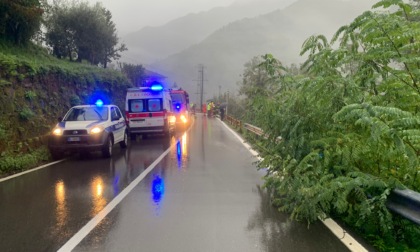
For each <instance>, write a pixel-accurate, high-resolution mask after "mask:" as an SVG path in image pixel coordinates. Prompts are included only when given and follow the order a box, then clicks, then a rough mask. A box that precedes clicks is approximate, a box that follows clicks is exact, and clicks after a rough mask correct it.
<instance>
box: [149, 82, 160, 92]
mask: <svg viewBox="0 0 420 252" xmlns="http://www.w3.org/2000/svg"><path fill="white" fill-rule="evenodd" d="M150 89H151V90H152V91H162V90H163V86H162V85H160V84H153V85H152V86H151V87H150Z"/></svg>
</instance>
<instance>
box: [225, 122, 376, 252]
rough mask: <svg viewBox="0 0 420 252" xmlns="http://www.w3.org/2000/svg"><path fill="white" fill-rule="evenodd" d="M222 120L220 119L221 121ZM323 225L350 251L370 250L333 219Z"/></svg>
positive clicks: (249, 148) (243, 142) (248, 147)
mask: <svg viewBox="0 0 420 252" xmlns="http://www.w3.org/2000/svg"><path fill="white" fill-rule="evenodd" d="M219 120H220V119H219ZM221 122H222V123H223V125H224V126H225V127H226V128H227V129H229V130H230V132H232V134H233V135H235V136H236V137H237V138H238V139H239V141H240V142H241V143H242V144H243V145H244V146H245V147H246V148H247V149H248V150H249V151H250V152H251V154H252V155H254V156H255V157H257V158H258V160H260V161H261V160H262V158H261V157H260V155H259V154H258V152H256V151H255V150H253V149H252V147H251V146H250V145H249V144H247V143H246V142H245V140H243V139H242V137H241V136H240V135H239V134H238V133H236V132H235V131H234V130H232V129H231V128H230V127H229V126H227V125H226V124H225V123H224V122H223V121H221ZM321 221H322V223H324V225H325V226H326V227H327V228H328V229H329V230H330V231H331V232H332V233H333V234H334V235H335V236H336V237H337V238H338V239H339V240H340V241H341V242H342V243H343V244H344V245H345V246H346V247H347V248H348V249H349V250H350V251H353V252H367V251H368V250H367V249H366V248H365V247H363V246H362V245H361V244H360V243H359V242H358V241H357V240H356V239H354V238H353V237H352V236H351V235H350V234H349V233H347V232H346V230H344V229H343V228H342V227H341V226H340V225H338V224H337V223H336V222H335V221H334V220H333V219H330V218H328V219H325V220H321Z"/></svg>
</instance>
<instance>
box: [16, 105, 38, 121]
mask: <svg viewBox="0 0 420 252" xmlns="http://www.w3.org/2000/svg"><path fill="white" fill-rule="evenodd" d="M34 116H35V113H34V112H33V111H32V110H31V109H30V108H28V107H24V108H23V109H22V111H20V113H19V117H20V119H21V120H23V121H29V120H30V119H32V118H33V117H34Z"/></svg>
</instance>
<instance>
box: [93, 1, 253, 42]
mask: <svg viewBox="0 0 420 252" xmlns="http://www.w3.org/2000/svg"><path fill="white" fill-rule="evenodd" d="M237 1H238V0H237ZM239 1H241V2H243V1H250V0H239ZM89 2H92V3H95V2H102V3H103V5H104V7H105V8H107V9H108V10H110V11H111V13H112V17H113V21H114V23H115V24H116V25H117V29H118V32H119V34H120V35H125V34H126V33H128V32H133V31H137V30H139V29H141V28H142V27H144V26H159V25H163V24H165V23H166V22H168V21H170V20H173V19H175V18H178V17H182V16H185V15H186V14H188V13H197V12H200V11H206V10H210V9H211V8H214V7H218V6H228V5H230V4H232V3H233V2H235V0H89Z"/></svg>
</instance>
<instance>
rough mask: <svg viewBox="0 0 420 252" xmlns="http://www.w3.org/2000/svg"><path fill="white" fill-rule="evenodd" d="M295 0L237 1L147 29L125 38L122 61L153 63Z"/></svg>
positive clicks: (123, 39)
mask: <svg viewBox="0 0 420 252" xmlns="http://www.w3.org/2000/svg"><path fill="white" fill-rule="evenodd" d="M295 1H296V0H257V1H255V0H254V1H248V2H236V3H234V4H232V5H230V6H228V7H218V8H214V9H211V10H209V11H203V12H200V13H194V14H188V15H186V16H184V17H181V18H178V19H175V20H173V21H171V22H168V23H167V24H165V25H162V26H158V27H145V28H143V29H141V30H139V31H137V32H134V33H131V34H128V35H126V36H125V37H124V38H122V41H123V42H124V43H125V44H126V45H127V47H128V49H129V50H128V51H126V52H124V53H123V57H122V60H123V61H125V62H130V63H138V64H140V63H141V64H150V63H152V62H155V61H158V60H162V59H164V58H166V57H168V56H169V55H171V54H174V53H177V52H180V51H181V50H184V49H187V48H188V47H190V46H192V45H194V44H197V43H199V42H201V41H202V40H203V39H204V38H206V37H207V36H208V35H210V34H211V33H213V32H215V31H216V30H217V29H219V28H220V27H222V26H224V25H227V24H229V23H230V22H234V21H237V20H239V19H242V18H246V17H255V16H258V15H261V14H266V13H268V12H271V11H273V10H276V9H281V8H284V7H285V6H288V5H290V4H291V3H293V2H295Z"/></svg>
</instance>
